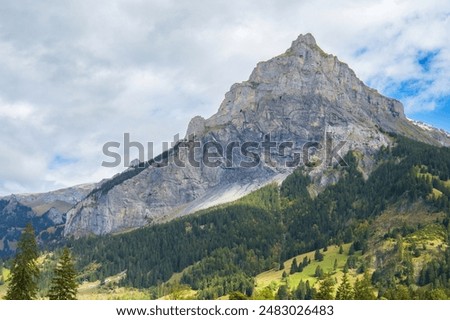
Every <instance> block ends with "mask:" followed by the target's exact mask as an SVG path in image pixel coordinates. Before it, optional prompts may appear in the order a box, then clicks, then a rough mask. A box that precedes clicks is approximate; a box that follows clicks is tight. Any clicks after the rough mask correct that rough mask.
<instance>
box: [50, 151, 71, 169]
mask: <svg viewBox="0 0 450 320" xmlns="http://www.w3.org/2000/svg"><path fill="white" fill-rule="evenodd" d="M77 162H78V159H76V158H70V157H65V156H63V155H60V154H57V155H55V156H54V157H53V159H52V161H51V162H50V164H49V166H48V168H49V169H50V170H55V169H58V168H61V167H64V166H67V165H69V164H73V163H77Z"/></svg>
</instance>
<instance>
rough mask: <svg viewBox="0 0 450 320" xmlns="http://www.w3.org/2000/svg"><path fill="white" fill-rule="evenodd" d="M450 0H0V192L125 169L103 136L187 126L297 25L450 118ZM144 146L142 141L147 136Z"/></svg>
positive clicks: (406, 99) (157, 133) (409, 109)
mask: <svg viewBox="0 0 450 320" xmlns="http://www.w3.org/2000/svg"><path fill="white" fill-rule="evenodd" d="M449 30H450V1H447V0H427V1H423V0H407V1H406V0H405V1H403V0H389V1H380V0H377V1H372V0H354V1H350V0H341V1H332V0H328V1H325V0H315V1H301V0H298V1H290V0H273V1H269V0H256V1H252V0H251V1H235V0H226V1H206V0H204V1H200V0H190V1H171V0H146V1H141V0H123V1H121V0H107V1H106V0H97V1H84V0H76V1H70V0H68V1H60V0H54V1H51V0H42V1H32V0H29V1H26V0H17V1H8V0H0V195H6V194H11V193H24V192H42V191H48V190H54V189H58V188H62V187H66V186H71V185H76V184H81V183H88V182H97V181H100V180H101V179H103V178H107V177H111V176H112V175H114V174H116V173H118V172H120V171H123V170H124V169H125V168H124V166H123V165H121V166H118V167H115V168H106V167H103V166H102V165H101V164H102V161H109V160H110V158H108V157H106V156H105V155H104V154H103V152H102V148H103V145H104V144H105V143H107V142H111V141H113V142H114V141H116V142H119V143H121V145H122V146H123V139H124V133H129V135H130V138H131V140H132V141H138V142H140V143H142V144H144V145H146V144H147V142H153V143H154V146H155V151H154V152H155V153H157V152H158V150H160V149H161V147H160V146H161V142H162V141H172V140H173V136H174V135H175V134H177V133H179V134H180V136H181V137H183V136H184V134H185V132H186V128H187V124H188V123H189V120H190V119H191V118H192V117H193V116H196V115H201V116H203V117H205V118H206V117H209V116H211V115H212V114H214V113H215V112H216V111H217V109H218V107H219V105H220V103H221V101H222V99H223V97H224V94H225V93H226V92H227V91H228V90H229V88H230V86H231V85H232V84H233V83H236V82H241V81H245V80H247V79H248V77H249V75H250V73H251V71H252V70H253V68H254V67H255V65H256V63H257V62H258V61H263V60H268V59H270V58H271V57H273V56H276V55H278V54H281V53H283V52H284V51H285V50H286V49H287V48H289V46H290V45H291V42H292V41H293V40H295V39H296V38H297V36H298V35H299V34H305V33H308V32H310V33H312V34H313V35H314V37H315V38H316V41H317V43H318V45H319V46H320V47H321V48H322V49H323V50H324V51H325V52H327V53H332V54H334V55H336V56H337V57H338V58H339V59H340V60H341V61H344V62H346V63H348V64H349V65H350V67H351V68H352V69H353V70H355V72H356V74H357V75H358V77H359V78H360V79H361V80H363V81H364V82H365V83H366V84H368V85H369V86H371V87H373V88H375V89H377V90H378V91H379V92H381V93H383V94H385V95H387V96H390V97H394V98H397V99H399V100H401V101H402V102H403V104H404V106H405V111H406V114H407V116H408V117H409V118H412V119H415V120H421V121H424V122H427V123H429V124H431V125H434V126H436V127H439V128H443V129H445V130H447V131H450V121H449V120H450V76H449V75H450V31H449ZM146 151H147V150H146Z"/></svg>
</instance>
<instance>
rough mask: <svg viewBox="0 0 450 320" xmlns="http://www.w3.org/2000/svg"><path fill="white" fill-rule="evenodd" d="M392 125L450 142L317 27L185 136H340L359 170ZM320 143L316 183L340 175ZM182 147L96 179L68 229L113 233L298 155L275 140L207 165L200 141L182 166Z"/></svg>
mask: <svg viewBox="0 0 450 320" xmlns="http://www.w3.org/2000/svg"><path fill="white" fill-rule="evenodd" d="M386 132H393V133H398V134H402V135H405V136H408V137H411V138H414V139H417V140H421V141H424V142H428V143H431V144H435V145H447V146H448V145H450V138H449V137H447V136H445V135H442V134H440V133H439V132H434V131H433V132H431V131H427V130H424V129H423V128H421V127H420V126H417V125H415V124H414V123H412V122H411V121H409V120H408V119H406V117H405V115H404V111H403V105H402V104H401V103H400V102H399V101H397V100H394V99H390V98H387V97H384V96H382V95H381V94H380V93H378V92H377V91H376V90H374V89H371V88H369V87H367V86H366V85H365V84H364V83H363V82H362V81H361V80H360V79H358V77H357V76H356V74H355V73H354V72H353V70H351V69H350V68H349V66H348V65H347V64H345V63H343V62H341V61H339V59H338V58H337V57H335V56H333V55H330V54H326V53H325V52H323V51H322V50H321V49H320V47H319V46H318V45H317V44H316V41H315V39H314V37H313V36H312V35H311V34H306V35H300V36H299V37H298V38H297V39H296V40H295V41H294V42H293V43H292V46H291V47H290V48H289V49H288V50H287V51H286V52H285V53H283V54H281V55H279V56H276V57H274V58H272V59H270V60H268V61H263V62H260V63H258V64H257V65H256V67H255V69H254V70H253V72H252V73H251V75H250V77H249V79H248V80H247V81H244V82H241V83H237V84H234V85H233V86H232V87H231V89H230V90H229V91H228V92H227V93H226V94H225V97H224V100H223V102H222V103H221V105H220V107H219V110H218V112H217V113H216V114H214V115H213V116H211V117H210V118H208V119H204V118H203V117H200V116H197V117H194V118H193V119H192V120H191V122H190V123H189V126H188V129H187V137H186V138H188V139H185V141H184V142H180V143H185V144H186V143H188V144H189V143H191V142H192V143H193V142H194V141H191V138H190V137H193V136H194V135H195V137H196V139H197V142H198V143H199V144H200V145H203V146H205V145H206V144H208V143H210V142H213V143H214V144H215V145H216V146H217V145H218V144H219V145H220V146H221V149H223V150H222V151H223V152H225V153H226V152H228V151H229V149H228V147H229V146H230V143H233V144H234V146H242V145H244V144H245V143H253V144H254V143H256V144H259V143H261V142H262V141H263V139H265V138H264V137H267V136H268V135H270V137H271V139H272V140H273V141H272V142H273V143H282V142H288V143H291V144H292V145H294V146H298V147H300V148H301V146H303V145H305V143H311V142H314V143H317V146H319V145H321V146H325V145H327V144H328V142H329V140H330V139H331V140H332V145H331V147H332V146H336V145H341V146H342V148H341V149H340V154H341V155H345V154H346V153H347V152H348V151H349V150H352V151H357V152H358V154H360V155H361V164H360V165H361V170H363V171H364V173H365V174H368V173H370V171H371V169H372V168H373V165H374V163H375V160H374V155H375V154H376V152H377V151H378V150H379V149H380V148H381V147H382V146H387V145H389V144H390V143H391V140H390V138H389V137H388V135H387V134H386ZM185 146H186V145H185ZM219 149H220V148H219ZM318 149H320V150H316V151H315V153H314V156H315V157H317V158H318V159H321V161H318V162H317V163H318V164H317V165H316V166H314V167H313V168H312V169H310V170H309V174H310V176H311V177H312V179H313V181H314V183H315V184H316V186H317V188H318V189H320V188H322V187H324V186H326V185H328V184H330V183H333V182H335V181H336V180H337V179H338V178H339V177H338V176H336V175H335V174H334V173H333V171H332V170H331V171H330V170H328V169H329V168H330V163H329V162H327V161H325V159H326V157H327V154H326V152H327V150H326V148H318ZM179 150H180V149H176V148H174V149H172V150H171V151H170V152H168V153H166V155H165V156H163V157H165V158H166V159H167V160H168V162H167V165H158V166H156V167H155V166H153V165H151V164H150V163H149V164H148V166H147V167H146V168H145V169H139V170H138V169H137V168H130V169H129V170H126V171H125V172H124V173H123V174H122V175H119V176H117V177H114V178H113V179H110V180H107V181H104V182H103V183H101V184H99V185H98V186H97V188H96V189H94V190H93V191H92V192H91V193H90V194H89V196H87V197H86V198H85V199H84V200H82V201H81V202H79V203H78V204H77V205H76V206H75V207H74V208H73V209H71V210H70V211H69V212H68V214H67V222H66V226H65V235H66V236H75V237H80V236H85V235H89V234H107V233H111V232H119V231H122V230H125V229H129V228H135V227H140V226H143V225H145V224H148V223H159V222H164V221H168V220H170V219H173V218H175V217H178V216H182V215H186V214H189V213H192V212H195V211H198V210H200V209H204V208H208V207H211V206H214V205H217V204H221V203H224V202H229V201H232V200H235V199H238V198H240V197H242V196H244V195H246V194H248V193H249V192H251V191H254V190H256V189H258V188H260V187H262V186H264V185H265V184H267V183H271V182H280V181H282V180H283V179H284V178H285V177H286V176H287V175H289V174H290V173H291V172H292V171H293V170H294V168H295V166H288V165H286V163H287V161H293V160H294V158H295V154H293V152H294V151H292V150H291V151H290V153H289V152H288V153H285V152H284V151H281V149H279V150H278V151H275V150H271V156H272V159H271V160H270V161H267V159H266V157H265V156H264V157H263V158H264V159H263V160H262V161H260V162H258V163H257V165H256V166H253V167H244V166H239V165H238V166H234V165H231V166H230V165H229V163H228V160H227V159H223V157H222V160H221V161H219V162H218V165H216V166H211V165H206V164H205V162H204V161H202V159H203V156H204V154H203V153H202V152H203V151H202V149H200V151H199V150H197V153H196V154H195V155H194V157H193V158H195V159H197V160H198V163H199V165H198V166H192V165H189V164H187V165H186V166H180V165H178V164H177V161H173V160H174V157H175V156H179V155H180V154H183V153H182V152H181V151H179ZM231 153H232V155H235V158H234V159H233V161H234V164H235V163H241V162H242V161H246V160H247V161H248V156H244V155H243V154H242V153H241V154H239V153H238V152H236V154H235V153H233V149H231ZM163 157H161V159H162V158H163ZM183 157H184V158H183ZM181 158H183V159H184V160H186V159H187V156H186V155H185V156H182V157H181ZM177 160H180V159H177ZM302 160H304V159H302ZM302 164H305V162H301V163H298V165H302Z"/></svg>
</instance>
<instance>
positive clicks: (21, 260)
mask: <svg viewBox="0 0 450 320" xmlns="http://www.w3.org/2000/svg"><path fill="white" fill-rule="evenodd" d="M37 258H38V247H37V244H36V239H35V237H34V229H33V226H32V225H31V224H28V225H27V226H26V227H25V229H24V231H23V233H22V236H21V238H20V240H19V243H18V245H17V254H16V257H15V258H14V260H13V263H12V267H11V275H10V279H9V285H8V291H7V292H6V297H5V298H6V299H7V300H32V299H35V298H36V295H37V293H38V278H39V268H38V266H37V262H36V259H37Z"/></svg>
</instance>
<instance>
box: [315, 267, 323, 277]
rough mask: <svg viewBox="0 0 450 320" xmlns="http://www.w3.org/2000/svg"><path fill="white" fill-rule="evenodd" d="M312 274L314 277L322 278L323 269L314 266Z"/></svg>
mask: <svg viewBox="0 0 450 320" xmlns="http://www.w3.org/2000/svg"><path fill="white" fill-rule="evenodd" d="M314 276H315V277H316V278H322V277H323V269H322V268H321V267H320V265H319V266H317V267H316V271H314Z"/></svg>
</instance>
